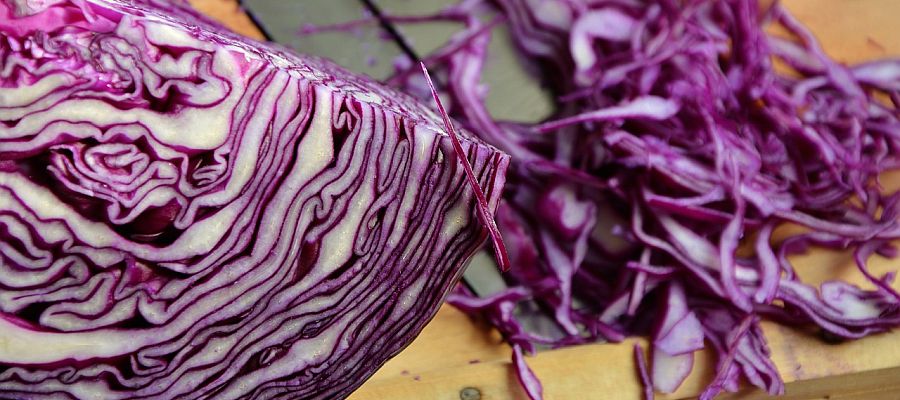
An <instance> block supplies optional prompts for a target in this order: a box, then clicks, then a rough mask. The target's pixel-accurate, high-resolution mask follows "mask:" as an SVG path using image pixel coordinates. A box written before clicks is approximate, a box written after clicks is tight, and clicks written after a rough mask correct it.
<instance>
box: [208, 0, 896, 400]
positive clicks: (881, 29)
mask: <svg viewBox="0 0 900 400" xmlns="http://www.w3.org/2000/svg"><path fill="white" fill-rule="evenodd" d="M285 1H303V0H285ZM335 1H337V2H341V1H351V0H335ZM405 1H407V2H409V0H405ZM191 3H193V4H194V5H195V6H196V7H198V8H199V9H200V10H201V11H203V12H205V13H207V14H208V15H210V16H212V17H213V18H216V19H218V20H220V21H222V22H223V23H224V24H225V25H227V26H229V27H230V28H232V29H234V30H235V31H237V32H239V33H242V34H245V35H248V36H251V37H255V38H260V37H261V33H260V31H259V30H257V29H256V28H255V26H254V25H253V22H252V21H251V20H250V19H249V18H248V17H247V15H246V14H244V13H243V12H242V10H241V9H240V7H239V6H238V4H237V3H236V1H235V0H191ZM395 3H396V2H395ZM783 4H784V5H785V6H786V7H787V8H788V9H790V10H791V11H792V12H793V13H794V14H795V15H796V16H797V17H798V18H799V19H800V20H801V21H803V22H804V23H805V24H806V25H807V26H808V27H810V29H812V31H813V32H814V33H816V35H817V36H818V37H819V38H820V40H821V41H822V43H823V46H824V48H825V50H826V51H827V52H828V53H829V54H830V55H832V56H833V57H835V58H837V59H838V60H840V61H843V62H848V63H852V62H860V61H865V60H870V59H874V58H880V57H887V56H898V55H900V35H898V34H897V33H896V29H897V22H898V20H900V18H898V17H900V1H898V0H784V1H783ZM886 182H888V183H890V184H891V186H900V175H896V174H895V176H892V177H889V178H888V179H886ZM793 261H794V262H795V264H796V265H797V269H798V271H799V273H800V274H801V276H803V277H804V279H805V280H807V281H810V282H822V281H826V280H829V279H844V280H848V281H852V282H857V283H860V284H861V285H862V286H869V285H867V284H866V283H865V282H864V280H863V278H862V276H861V275H860V274H859V273H858V272H857V271H856V268H855V267H854V265H853V262H852V259H851V256H850V255H849V254H847V253H843V252H838V251H818V250H817V251H815V252H813V253H810V254H807V255H804V256H800V257H795V258H794V260H793ZM871 269H872V270H873V271H875V272H884V271H888V270H896V269H898V263H897V262H896V261H889V260H885V259H874V260H873V261H872V262H871ZM763 329H764V330H765V332H766V337H767V338H768V341H769V345H770V347H771V349H772V358H773V360H774V361H775V364H776V365H777V366H778V369H779V371H780V373H781V375H782V377H783V378H784V380H785V382H786V383H787V395H786V396H785V397H784V399H831V400H836V399H841V400H851V399H852V400H862V399H871V400H898V399H900V332H898V331H894V332H890V333H885V334H881V335H876V336H872V337H869V338H865V339H862V340H858V341H853V342H845V343H841V344H826V343H825V342H822V341H820V340H818V339H817V338H815V337H814V336H812V335H810V334H808V333H804V332H801V331H798V330H795V329H791V328H787V327H783V326H779V325H775V324H771V323H764V324H763ZM634 341H635V340H634V339H632V340H628V341H626V342H624V343H619V344H598V345H588V346H579V347H573V348H567V349H561V350H554V351H547V352H542V353H540V354H538V355H537V356H535V357H530V358H529V360H528V361H529V364H530V365H531V366H532V368H533V369H534V370H535V372H536V373H537V375H538V377H540V378H541V380H542V381H543V384H544V388H545V394H546V397H547V399H596V400H607V399H608V400H613V399H626V400H627V399H639V398H641V387H640V384H639V382H638V379H637V376H636V374H635V366H634V361H633V358H632V344H633V343H634ZM509 355H510V350H509V348H508V347H507V346H506V345H504V344H502V342H501V341H500V339H499V335H498V334H496V332H493V331H491V330H490V329H489V327H487V326H485V325H483V324H481V323H479V322H476V321H473V320H471V319H470V318H468V317H467V316H465V315H463V314H462V313H460V312H459V311H457V310H455V309H453V308H452V307H449V306H444V307H443V308H442V309H441V310H440V312H439V313H438V314H437V316H436V317H435V318H434V320H433V321H431V323H430V324H429V325H428V326H427V327H426V328H425V330H424V331H423V332H422V334H421V335H420V336H419V338H418V339H416V341H415V342H414V343H413V344H412V345H410V346H409V347H408V348H407V349H406V350H405V351H404V352H402V353H401V354H400V355H399V356H397V357H396V358H394V359H393V360H391V361H390V362H388V363H387V364H386V365H385V366H384V367H383V368H382V369H381V370H380V371H379V372H378V373H377V374H375V376H373V377H372V378H371V379H370V380H369V381H368V382H366V383H365V384H364V385H363V386H362V387H361V388H360V389H359V390H358V391H357V392H356V393H354V395H353V396H351V399H352V400H382V399H390V400H405V399H446V400H451V399H453V400H455V399H460V398H461V393H462V392H463V391H465V393H464V394H466V395H474V394H476V393H477V394H479V395H480V399H482V400H506V399H521V398H524V394H523V393H522V392H521V390H520V389H519V386H518V383H517V381H516V378H515V375H514V374H513V372H512V369H511V368H510V362H509ZM713 366H714V359H713V356H712V354H709V353H704V354H701V355H700V356H699V357H697V365H696V366H695V370H694V373H693V374H692V375H691V376H690V377H689V378H688V380H687V381H686V382H685V383H684V385H682V387H681V388H680V389H679V391H678V392H677V393H675V394H673V395H665V396H659V398H661V399H664V400H671V399H686V398H692V397H696V396H697V394H698V393H699V392H700V391H701V390H702V388H703V387H704V385H705V383H706V382H708V381H709V379H710V377H711V375H712V373H713ZM764 397H766V396H765V394H764V393H761V392H760V391H758V390H755V389H747V390H746V391H743V392H740V393H737V394H730V395H725V396H722V397H721V398H723V399H742V400H747V399H760V398H764ZM470 398H474V397H470Z"/></svg>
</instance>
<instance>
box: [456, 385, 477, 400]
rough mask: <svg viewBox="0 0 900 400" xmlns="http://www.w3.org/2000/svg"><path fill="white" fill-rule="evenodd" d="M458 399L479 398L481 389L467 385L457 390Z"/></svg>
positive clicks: (471, 399)
mask: <svg viewBox="0 0 900 400" xmlns="http://www.w3.org/2000/svg"><path fill="white" fill-rule="evenodd" d="M459 400H481V391H480V390H478V389H475V388H473V387H467V388H465V389H463V390H460V391H459Z"/></svg>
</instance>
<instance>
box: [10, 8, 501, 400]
mask: <svg viewBox="0 0 900 400" xmlns="http://www.w3.org/2000/svg"><path fill="white" fill-rule="evenodd" d="M460 134H461V137H460V138H461V146H460V148H461V151H462V152H463V154H464V155H465V157H466V158H467V161H468V163H470V164H471V168H472V171H473V175H474V177H475V178H476V179H477V181H478V182H479V184H480V185H481V187H483V191H484V194H485V195H486V200H485V202H486V203H487V204H485V206H486V207H487V209H488V210H489V212H493V210H495V209H496V207H497V205H498V201H499V196H500V191H501V188H502V186H503V184H504V171H505V169H506V166H507V163H508V157H507V156H506V155H504V154H503V153H501V152H499V151H497V150H496V149H494V148H492V147H490V146H488V145H485V144H483V142H480V141H478V140H476V139H473V137H472V136H471V135H470V134H468V133H465V132H461V133H460ZM458 154H459V153H457V152H456V150H454V147H453V144H452V142H451V138H450V136H448V134H447V132H445V131H444V130H443V129H442V127H441V118H440V117H439V116H438V115H436V114H434V113H433V112H432V111H430V110H429V109H427V108H426V107H424V106H422V105H421V104H419V103H417V102H415V101H413V100H412V99H411V98H410V97H407V96H405V95H402V94H400V93H398V92H395V91H393V90H390V89H386V88H384V87H382V86H379V85H378V84H375V83H373V82H372V81H371V80H369V79H367V78H365V77H359V76H355V75H352V74H350V73H348V72H346V71H344V70H342V69H340V68H338V67H336V66H334V65H333V64H331V63H329V62H327V61H324V60H321V59H317V58H312V57H300V56H297V55H295V54H292V53H290V52H288V51H286V50H284V49H282V48H279V47H276V46H272V45H267V44H262V43H258V42H254V41H251V40H248V39H244V38H239V37H237V36H235V35H232V34H230V33H228V32H227V31H225V30H224V29H223V28H221V27H219V26H217V25H215V23H213V22H210V21H208V20H206V19H205V18H203V17H202V16H200V15H198V14H197V13H195V12H193V11H191V10H190V9H189V8H187V7H186V6H184V5H183V4H181V3H179V2H168V1H162V0H152V1H151V0H140V1H138V0H134V1H126V0H54V1H50V0H47V1H33V0H0V397H3V398H28V399H44V398H46V399H59V398H65V399H68V398H78V399H138V398H144V399H160V398H184V399H193V398H216V399H235V398H259V399H277V398H284V399H297V398H336V397H342V396H344V395H346V394H348V393H350V392H351V391H352V390H353V389H354V388H356V387H357V386H359V385H361V384H362V383H363V382H364V381H365V379H366V378H367V377H368V376H370V375H371V374H372V373H374V371H375V370H376V369H377V368H378V367H379V366H381V365H382V364H383V363H384V362H385V361H386V360H387V359H388V358H390V357H392V356H393V355H394V354H396V353H397V352H399V351H400V350H401V349H402V348H404V347H405V346H406V345H407V344H409V343H410V342H411V341H412V339H413V338H414V337H415V336H416V335H417V333H418V332H419V331H420V330H421V329H422V327H423V326H424V324H425V323H426V322H427V321H428V320H429V319H430V318H431V317H432V316H433V315H434V313H435V312H436V310H437V308H438V306H439V305H440V303H441V302H442V300H443V299H444V297H445V295H446V294H447V292H448V290H449V288H450V287H451V286H452V285H453V284H454V283H455V282H456V280H457V278H458V276H459V275H460V273H461V269H462V267H463V266H464V264H465V263H466V261H467V260H468V258H469V257H470V256H471V255H472V254H473V252H474V251H476V250H477V249H478V247H479V246H480V245H481V244H482V243H483V242H484V240H485V238H486V235H487V230H486V229H484V228H483V226H482V225H481V224H479V223H478V221H477V216H478V214H477V213H476V211H475V204H476V198H475V195H474V193H475V190H474V189H473V187H471V186H469V184H468V182H467V180H466V174H465V172H464V169H463V168H462V164H461V163H460V161H461V160H460V159H459V158H458Z"/></svg>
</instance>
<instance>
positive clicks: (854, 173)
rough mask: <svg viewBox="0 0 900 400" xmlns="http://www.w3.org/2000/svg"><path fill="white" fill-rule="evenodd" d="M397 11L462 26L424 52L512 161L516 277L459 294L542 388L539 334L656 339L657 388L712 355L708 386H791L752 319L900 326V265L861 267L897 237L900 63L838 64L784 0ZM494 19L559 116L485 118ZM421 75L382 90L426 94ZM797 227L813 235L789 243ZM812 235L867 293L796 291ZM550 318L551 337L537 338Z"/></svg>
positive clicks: (535, 392) (506, 219)
mask: <svg viewBox="0 0 900 400" xmlns="http://www.w3.org/2000/svg"><path fill="white" fill-rule="evenodd" d="M385 18H387V19H389V20H390V21H394V22H397V23H403V22H405V21H419V20H444V21H447V22H457V23H462V24H463V25H464V29H463V30H462V31H460V32H459V33H457V34H456V35H454V36H453V37H452V38H450V40H449V41H448V42H447V43H446V44H445V45H444V46H443V47H441V48H440V49H438V50H437V51H435V52H434V53H432V54H429V55H426V56H424V57H423V58H422V59H423V61H424V62H425V63H426V64H427V65H428V67H429V69H431V70H432V72H433V73H434V74H435V75H436V76H437V77H438V78H439V79H438V80H439V81H440V82H445V85H444V87H443V89H444V91H445V93H444V95H445V96H446V98H447V99H449V104H450V106H449V112H450V113H451V115H453V116H455V117H456V118H458V120H459V121H460V122H461V123H463V124H464V126H466V127H468V128H469V129H470V130H471V131H473V132H475V133H476V134H478V135H479V136H480V137H481V138H482V139H484V140H485V141H486V142H488V143H491V144H493V145H495V146H497V147H498V148H500V149H501V150H504V151H505V152H507V153H509V154H511V155H512V156H513V162H512V164H511V166H510V173H509V177H508V185H507V187H506V190H505V192H504V199H503V202H502V203H501V205H500V209H499V211H498V223H499V228H500V230H501V232H502V234H503V235H504V240H505V241H506V243H508V244H509V246H510V247H509V248H510V254H509V257H510V260H511V270H510V271H509V272H508V273H506V274H504V280H505V281H506V283H507V284H508V285H509V288H508V289H506V290H502V291H500V292H498V293H493V294H489V295H487V296H485V297H483V298H480V297H477V296H475V294H474V293H472V292H470V291H469V290H468V289H466V288H464V287H461V288H460V289H459V290H458V291H457V292H456V293H455V294H454V295H452V296H451V298H450V302H451V303H453V304H455V305H457V306H458V307H460V308H462V309H463V310H465V311H468V312H473V313H480V314H482V315H484V316H486V317H487V318H488V319H489V320H490V321H491V322H492V323H493V324H494V325H495V326H496V327H497V329H499V331H500V332H501V334H502V335H503V336H504V338H506V339H507V340H508V341H509V342H510V343H511V344H512V345H513V348H514V354H515V357H514V361H515V362H516V365H517V370H518V372H519V377H520V379H521V380H522V382H523V384H524V386H525V387H526V388H528V390H527V392H528V393H529V394H530V395H531V397H532V398H539V397H540V396H541V390H540V389H538V388H539V387H540V385H539V383H538V382H537V381H536V378H534V375H533V374H532V373H531V372H530V371H529V370H528V369H527V366H525V365H524V362H522V359H523V358H522V357H521V354H522V351H523V350H526V351H533V350H534V349H535V348H536V347H537V346H542V347H558V346H568V345H574V344H582V343H591V342H596V341H602V340H610V341H617V340H621V339H622V338H623V337H625V336H628V335H646V336H650V337H652V349H651V351H652V357H651V358H652V360H653V361H652V365H651V367H650V368H651V371H650V372H648V373H646V374H643V376H645V377H646V380H647V381H652V385H653V386H655V388H656V389H657V390H658V391H661V392H671V391H674V390H675V389H676V388H677V387H678V386H679V384H680V383H681V381H682V380H683V379H684V378H685V377H686V376H687V374H688V373H689V372H690V371H691V368H692V365H693V353H694V352H695V351H696V350H698V349H700V348H703V347H707V348H710V347H711V348H713V349H714V350H715V353H716V354H717V355H718V362H717V368H716V370H717V374H716V377H715V379H714V381H712V382H710V385H709V387H708V388H707V390H706V391H705V392H704V393H703V395H702V396H701V398H711V397H713V396H715V395H716V394H717V393H719V392H721V391H723V390H729V391H733V390H737V389H738V385H739V382H740V381H741V380H742V379H743V380H746V381H747V382H749V383H751V384H752V385H754V386H757V387H760V388H762V389H764V390H765V391H767V392H768V393H771V394H779V393H782V392H783V390H784V385H783V382H782V381H781V378H780V376H779V374H778V371H777V370H776V368H775V366H774V364H773V363H772V361H771V360H770V359H769V350H768V347H767V345H766V340H765V337H764V335H763V333H762V331H761V330H760V328H759V321H760V320H761V319H770V320H775V321H781V322H785V323H789V324H792V325H797V326H800V327H814V328H816V329H820V330H821V331H822V332H823V334H824V335H827V336H830V337H838V338H860V337H863V336H866V335H869V334H872V333H876V332H883V331H886V330H888V329H891V328H893V327H896V326H898V325H900V295H898V293H897V292H896V291H895V290H894V289H893V288H892V286H891V281H892V279H893V274H887V275H884V276H877V275H875V274H873V273H871V272H870V271H869V270H868V269H867V266H866V263H867V260H868V258H869V257H870V256H872V255H874V254H878V255H881V256H888V257H890V256H893V255H895V254H896V250H895V248H894V246H893V244H892V241H893V240H895V239H897V238H898V237H900V224H898V220H897V218H898V211H900V204H898V200H900V192H896V191H887V190H885V189H884V188H883V187H882V186H881V184H880V182H879V177H880V176H881V175H882V174H883V173H884V172H886V171H890V170H894V169H896V168H897V167H898V165H900V164H898V161H900V160H898V154H900V152H898V151H900V109H898V108H900V60H896V59H887V60H880V61H874V62H869V63H866V64H862V65H856V66H846V65H843V64H840V63H838V62H836V61H834V60H833V59H831V58H830V57H828V56H827V55H826V54H825V53H824V52H823V51H822V49H821V47H820V46H819V45H818V43H817V42H816V39H815V38H814V37H813V35H812V34H810V32H808V31H807V30H806V29H805V28H804V27H803V26H802V25H801V24H800V23H799V22H798V21H796V20H795V19H794V18H793V17H791V16H790V15H789V14H788V13H787V12H786V11H785V10H784V9H783V8H781V7H780V6H779V5H778V4H777V3H776V4H775V5H773V6H771V7H763V8H761V7H760V5H759V4H758V3H757V2H756V1H753V0H725V1H714V0H696V1H675V0H663V1H650V0H610V1H603V2H600V1H595V2H580V1H571V0H482V1H479V0H472V1H462V2H459V3H458V4H453V5H450V6H448V7H447V8H446V9H445V10H443V11H441V12H440V13H438V14H436V15H432V16H427V17H425V16H413V17H410V16H397V15H387V16H386V17H385ZM768 24H774V25H777V26H779V27H780V28H781V29H782V30H783V31H785V32H787V33H788V35H781V36H775V35H773V34H769V33H767V31H766V30H765V29H764V28H765V27H766V25H768ZM497 25H503V26H504V27H505V28H506V30H507V31H508V33H509V34H510V35H511V37H512V38H513V40H514V42H515V44H516V46H517V47H518V50H519V52H520V54H521V55H522V61H523V63H525V64H527V67H528V69H529V70H530V71H534V72H535V73H536V74H537V75H536V77H537V79H538V80H539V81H540V83H541V84H542V85H544V86H545V87H546V88H547V89H548V90H549V91H551V92H552V93H553V94H554V96H555V98H556V99H557V101H556V106H557V111H556V114H555V115H554V116H553V117H552V118H551V119H550V120H548V121H543V122H541V123H538V124H527V123H515V122H509V121H498V120H496V119H494V118H492V117H491V115H490V113H489V112H488V110H487V107H486V106H485V98H486V94H487V91H488V90H489V87H488V86H487V84H486V83H485V82H483V81H482V78H483V69H484V66H485V63H486V62H487V61H488V60H489V59H490V56H491V54H490V53H489V52H488V43H489V42H490V40H491V29H490V28H491V27H493V26H497ZM413 72H414V69H413V68H408V69H404V70H400V71H398V73H397V74H396V75H395V76H394V77H392V78H390V79H388V82H391V83H393V84H396V85H398V86H400V87H403V88H404V89H405V90H407V91H408V92H410V93H414V94H418V95H420V96H421V95H422V94H423V92H425V90H423V89H422V83H421V80H419V79H418V78H417V77H416V76H415V74H414V73H413ZM785 224H793V225H798V226H800V227H802V229H799V230H797V229H794V230H786V231H785V232H786V233H785V234H784V235H782V236H780V237H779V238H777V239H776V238H775V237H774V234H773V232H774V230H775V229H776V228H777V227H780V226H782V225H785ZM811 247H826V248H834V249H843V250H848V251H852V252H853V254H854V255H855V260H856V263H857V266H858V268H859V270H860V271H861V272H862V273H863V274H864V275H865V276H866V277H867V278H868V280H869V282H870V284H871V287H872V288H873V289H862V288H858V287H856V286H854V285H851V284H849V283H846V282H840V281H831V282H826V283H823V284H821V285H819V286H818V287H816V286H813V285H810V284H807V283H804V282H803V280H802V279H801V277H800V276H798V275H797V274H796V273H795V272H794V268H793V267H792V265H791V263H790V262H789V261H788V257H789V256H791V255H795V254H800V253H803V252H806V251H807V250H808V249H809V248H811ZM748 250H753V251H748ZM535 304H537V307H535V306H534V305H535ZM542 311H544V312H545V313H546V314H549V315H550V317H551V319H552V321H554V322H555V324H556V326H557V328H558V329H557V331H558V334H550V335H548V334H547V333H546V332H539V331H536V330H531V329H529V328H528V326H529V324H528V323H527V322H526V320H528V319H529V318H531V316H532V315H533V314H534V313H540V312H542Z"/></svg>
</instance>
